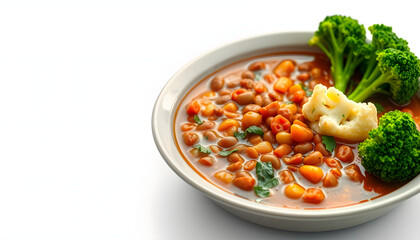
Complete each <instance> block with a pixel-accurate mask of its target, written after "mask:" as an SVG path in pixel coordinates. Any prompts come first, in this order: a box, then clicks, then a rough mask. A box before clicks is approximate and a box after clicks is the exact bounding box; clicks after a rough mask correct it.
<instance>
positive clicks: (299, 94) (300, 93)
mask: <svg viewBox="0 0 420 240" xmlns="http://www.w3.org/2000/svg"><path fill="white" fill-rule="evenodd" d="M305 96H306V92H305V91H303V90H298V91H296V92H295V93H293V95H291V96H290V100H292V101H293V102H295V103H298V102H300V101H302V100H303V98H304V97H305Z"/></svg>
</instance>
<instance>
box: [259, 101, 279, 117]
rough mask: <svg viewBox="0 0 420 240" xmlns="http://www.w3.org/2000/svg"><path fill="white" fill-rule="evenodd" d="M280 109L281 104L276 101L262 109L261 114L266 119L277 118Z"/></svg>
mask: <svg viewBox="0 0 420 240" xmlns="http://www.w3.org/2000/svg"><path fill="white" fill-rule="evenodd" d="M279 108H280V104H279V102H277V101H275V102H272V103H270V104H268V105H267V106H265V107H262V108H260V113H261V115H262V116H263V117H264V118H267V117H270V116H275V115H277V111H278V110H279Z"/></svg>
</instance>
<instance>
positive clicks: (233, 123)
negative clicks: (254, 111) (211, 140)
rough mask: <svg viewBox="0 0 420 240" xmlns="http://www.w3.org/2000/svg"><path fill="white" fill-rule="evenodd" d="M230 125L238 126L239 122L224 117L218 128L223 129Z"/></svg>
mask: <svg viewBox="0 0 420 240" xmlns="http://www.w3.org/2000/svg"><path fill="white" fill-rule="evenodd" d="M232 126H235V127H236V128H239V122H238V121H236V120H235V119H226V120H224V121H223V122H222V123H221V124H220V125H219V128H218V130H219V131H224V130H226V129H228V128H229V127H232Z"/></svg>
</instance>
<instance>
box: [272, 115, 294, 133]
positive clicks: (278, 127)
mask: <svg viewBox="0 0 420 240" xmlns="http://www.w3.org/2000/svg"><path fill="white" fill-rule="evenodd" d="M289 129H290V122H289V120H287V119H286V118H285V117H283V116H282V115H277V116H275V117H274V118H273V120H271V131H272V132H273V133H274V134H277V133H279V132H283V131H285V132H288V131H289Z"/></svg>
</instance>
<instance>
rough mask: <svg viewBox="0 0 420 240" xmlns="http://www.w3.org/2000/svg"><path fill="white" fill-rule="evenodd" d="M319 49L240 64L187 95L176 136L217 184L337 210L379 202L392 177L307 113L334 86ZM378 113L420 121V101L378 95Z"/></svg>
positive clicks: (243, 193)
mask: <svg viewBox="0 0 420 240" xmlns="http://www.w3.org/2000/svg"><path fill="white" fill-rule="evenodd" d="M330 67H331V65H330V61H329V59H328V58H327V57H326V56H325V55H324V54H322V53H317V52H282V53H276V54H270V55H264V56H260V57H255V58H252V59H246V60H243V61H239V62H236V63H234V64H231V65H229V66H226V67H224V68H221V69H219V70H217V71H216V72H214V73H213V74H211V75H209V76H207V77H206V78H204V79H203V80H202V81H200V82H199V83H198V84H197V85H196V86H194V87H193V88H192V89H191V90H190V91H189V92H188V93H187V94H186V96H185V97H184V98H183V99H182V101H181V103H180V105H179V107H178V110H177V113H176V115H175V119H174V134H175V138H176V139H175V141H176V143H177V146H178V148H179V151H180V153H181V155H182V156H183V157H184V159H185V161H186V162H187V163H188V164H189V165H190V166H191V167H192V168H193V169H194V170H195V171H196V172H197V173H198V174H200V175H201V176H202V177H203V178H205V179H206V180H207V181H209V182H210V183H212V184H214V185H215V186H217V187H219V188H221V189H223V190H225V191H227V192H230V193H232V194H235V195H237V196H240V197H243V198H247V199H249V200H251V201H257V202H261V203H264V204H270V205H275V206H279V207H287V208H305V209H319V208H333V207H341V206H347V205H352V204H356V203H360V202H365V201H369V200H372V199H374V198H377V197H380V196H383V195H385V194H387V193H389V192H392V191H394V190H395V189H397V188H399V187H400V186H402V185H403V184H404V182H403V183H385V182H383V181H381V180H380V179H378V178H377V177H376V176H374V175H372V174H369V173H367V172H366V171H365V169H364V168H363V166H362V165H361V159H360V157H359V155H358V148H357V145H358V143H359V142H349V141H345V140H343V139H338V138H334V137H331V136H322V135H320V134H317V133H316V132H314V131H313V130H311V128H310V127H309V122H308V120H307V119H306V118H305V116H304V115H303V114H302V106H303V105H304V104H305V103H306V102H308V99H309V97H310V96H311V94H312V91H313V89H314V87H315V86H316V85H317V84H322V85H325V86H327V87H330V86H333V85H334V82H333V80H332V78H331V73H330ZM370 101H371V102H374V103H375V105H376V108H377V111H378V117H380V116H381V115H382V114H384V113H385V112H387V111H391V110H395V109H399V110H402V111H405V112H409V113H411V115H412V116H413V118H414V120H415V121H416V123H417V125H418V124H419V123H420V102H419V100H418V99H417V98H416V97H413V99H412V100H411V102H410V103H409V104H408V105H405V106H404V107H401V106H398V105H395V104H393V103H392V102H391V101H390V100H388V99H387V98H383V97H382V98H377V99H375V98H373V99H370Z"/></svg>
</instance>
